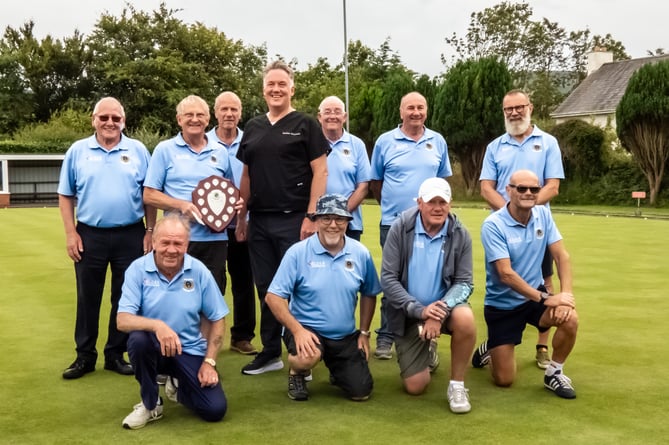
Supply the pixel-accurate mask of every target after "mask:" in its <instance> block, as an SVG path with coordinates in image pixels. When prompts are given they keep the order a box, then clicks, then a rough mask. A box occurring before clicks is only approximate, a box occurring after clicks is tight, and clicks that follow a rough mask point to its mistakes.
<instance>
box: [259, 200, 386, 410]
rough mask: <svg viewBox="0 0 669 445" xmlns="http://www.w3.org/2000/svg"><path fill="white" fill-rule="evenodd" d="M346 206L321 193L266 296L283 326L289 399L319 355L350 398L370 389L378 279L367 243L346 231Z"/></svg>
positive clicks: (300, 391)
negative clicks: (312, 226) (313, 228)
mask: <svg viewBox="0 0 669 445" xmlns="http://www.w3.org/2000/svg"><path fill="white" fill-rule="evenodd" d="M347 205H348V204H347V199H346V198H345V197H344V196H342V195H338V194H328V195H323V196H321V198H320V199H319V200H318V202H317V204H316V212H315V213H314V214H312V215H308V216H309V217H310V218H311V219H313V220H315V221H316V225H317V232H316V233H314V234H313V235H311V236H310V237H309V238H307V239H304V240H302V241H300V242H298V243H297V244H294V245H293V246H291V247H290V248H289V249H288V251H287V252H286V255H285V256H284V257H283V259H282V260H281V265H280V266H279V269H278V270H277V272H276V275H275V276H274V279H273V280H272V283H271V285H270V286H269V289H268V292H267V296H266V297H265V301H266V302H267V305H268V306H269V307H270V309H271V310H272V313H273V314H274V316H275V317H276V319H277V320H279V322H280V323H281V324H282V325H283V326H284V327H285V329H284V334H283V340H284V343H285V344H286V348H287V349H288V363H289V365H290V370H289V375H288V397H290V398H291V399H293V400H307V399H308V398H309V391H308V390H307V385H306V381H305V378H307V377H308V376H310V375H311V369H312V368H313V367H314V366H316V365H317V364H318V362H319V361H320V360H323V361H324V362H325V366H327V367H328V369H329V370H330V382H331V383H332V384H333V385H336V386H338V387H340V388H341V389H342V390H343V391H344V393H345V394H346V396H347V397H348V398H350V399H351V400H356V401H362V400H367V399H368V398H369V396H370V394H371V392H372V386H373V380H372V375H371V373H370V372H369V366H368V364H367V361H368V359H369V335H370V334H369V326H370V324H371V322H372V317H373V315H374V308H375V306H376V294H378V293H379V292H380V291H381V286H380V285H379V279H378V277H377V275H376V269H375V268H374V262H373V261H372V255H371V254H370V253H369V250H367V248H366V247H365V246H363V245H362V244H361V243H359V242H358V241H356V240H354V239H352V238H349V237H347V236H345V233H346V227H347V226H348V222H349V221H350V220H351V219H353V218H352V216H351V213H350V212H349V211H348V208H347ZM358 293H360V297H361V298H360V330H356V327H355V308H356V306H357V303H358Z"/></svg>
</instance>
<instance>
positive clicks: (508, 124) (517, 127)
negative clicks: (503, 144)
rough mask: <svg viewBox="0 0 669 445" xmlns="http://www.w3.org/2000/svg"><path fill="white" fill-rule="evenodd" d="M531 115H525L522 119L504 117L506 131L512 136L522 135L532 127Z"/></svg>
mask: <svg viewBox="0 0 669 445" xmlns="http://www.w3.org/2000/svg"><path fill="white" fill-rule="evenodd" d="M530 124H531V118H530V116H529V115H528V116H523V117H522V118H521V119H520V120H517V121H511V120H510V119H509V118H507V117H505V118H504V127H505V128H506V132H507V133H509V134H510V135H511V136H522V135H523V134H525V132H526V131H527V130H528V129H529V128H530Z"/></svg>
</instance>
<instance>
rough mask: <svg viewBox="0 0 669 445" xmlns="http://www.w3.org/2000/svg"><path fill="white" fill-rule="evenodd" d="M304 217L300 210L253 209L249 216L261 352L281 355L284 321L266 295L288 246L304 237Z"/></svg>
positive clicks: (249, 235) (250, 249)
mask: <svg viewBox="0 0 669 445" xmlns="http://www.w3.org/2000/svg"><path fill="white" fill-rule="evenodd" d="M303 219H304V213H300V212H292V213H263V212H253V213H251V216H250V218H249V229H248V241H249V253H250V257H251V268H252V270H253V279H254V280H255V283H256V288H257V289H258V298H259V299H260V339H261V341H262V344H263V350H262V352H261V354H262V355H264V356H267V357H270V358H273V357H279V356H281V324H280V323H279V322H278V321H277V320H276V318H275V317H274V314H273V313H272V311H271V310H270V308H269V306H267V304H265V295H266V294H267V289H268V288H269V285H270V283H271V282H272V278H274V274H275V273H276V270H277V269H278V268H279V264H281V259H282V258H283V255H284V254H285V253H286V250H288V248H289V247H290V246H292V245H293V244H295V243H296V242H297V241H299V240H300V228H301V227H302V220H303Z"/></svg>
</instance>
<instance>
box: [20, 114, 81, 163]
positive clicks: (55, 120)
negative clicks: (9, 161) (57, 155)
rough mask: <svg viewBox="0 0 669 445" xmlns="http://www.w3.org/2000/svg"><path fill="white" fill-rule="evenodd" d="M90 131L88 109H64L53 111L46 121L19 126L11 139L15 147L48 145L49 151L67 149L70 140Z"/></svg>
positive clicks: (74, 139)
mask: <svg viewBox="0 0 669 445" xmlns="http://www.w3.org/2000/svg"><path fill="white" fill-rule="evenodd" d="M92 132H93V128H92V127H91V113H90V111H89V112H82V111H77V110H72V109H65V110H63V111H58V112H56V113H54V114H53V115H52V117H51V119H50V120H49V122H47V123H38V124H31V125H28V126H26V127H23V128H21V129H20V130H19V131H17V132H16V133H15V134H14V139H13V140H14V142H15V143H16V144H17V145H16V146H17V147H22V146H24V147H26V148H30V147H33V148H37V147H50V148H49V149H48V151H47V152H49V153H51V152H54V150H55V151H56V152H59V151H65V150H63V149H67V147H69V146H70V145H71V144H72V142H74V141H76V140H78V139H82V138H84V137H87V136H90V135H91V133H92ZM33 148H30V150H32V149H33ZM8 149H11V148H9V147H8ZM11 150H14V149H11Z"/></svg>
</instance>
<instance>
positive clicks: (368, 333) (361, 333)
mask: <svg viewBox="0 0 669 445" xmlns="http://www.w3.org/2000/svg"><path fill="white" fill-rule="evenodd" d="M360 335H364V336H365V337H371V335H372V333H371V332H369V331H363V330H362V329H360Z"/></svg>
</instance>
